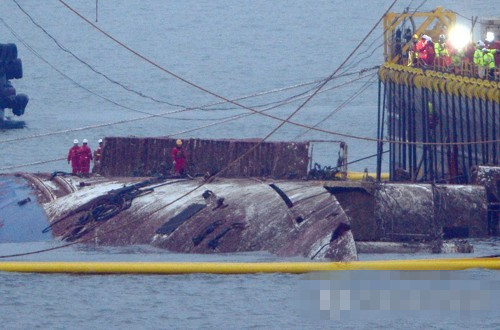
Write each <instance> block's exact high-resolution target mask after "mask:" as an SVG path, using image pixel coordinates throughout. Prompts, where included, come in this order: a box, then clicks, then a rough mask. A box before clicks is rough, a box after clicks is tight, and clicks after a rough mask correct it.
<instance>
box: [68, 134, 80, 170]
mask: <svg viewBox="0 0 500 330" xmlns="http://www.w3.org/2000/svg"><path fill="white" fill-rule="evenodd" d="M69 163H71V169H72V172H71V173H73V174H74V175H78V174H80V146H79V145H78V140H77V139H74V140H73V146H72V147H71V149H69V152H68V164H69Z"/></svg>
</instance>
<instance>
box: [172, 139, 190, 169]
mask: <svg viewBox="0 0 500 330" xmlns="http://www.w3.org/2000/svg"><path fill="white" fill-rule="evenodd" d="M186 158H187V156H186V152H185V151H184V148H182V140H177V141H175V147H173V148H172V160H173V165H174V173H175V174H180V175H182V176H183V175H185V174H186Z"/></svg>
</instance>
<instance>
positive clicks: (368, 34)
mask: <svg viewBox="0 0 500 330" xmlns="http://www.w3.org/2000/svg"><path fill="white" fill-rule="evenodd" d="M59 1H62V0H59ZM396 2H398V0H394V1H393V2H392V4H391V5H390V6H389V8H388V9H387V10H386V12H385V13H384V15H382V17H381V18H380V19H379V20H378V21H377V23H375V25H374V26H373V27H372V28H371V30H370V31H369V32H368V33H367V35H366V36H365V37H364V38H363V39H362V40H361V41H360V42H359V43H358V45H357V46H356V47H355V48H354V49H353V50H352V51H351V53H350V54H349V55H348V56H347V58H346V59H345V60H344V61H343V62H342V63H341V64H340V65H339V67H338V68H337V69H336V70H335V71H334V72H333V73H332V74H331V75H330V76H329V77H328V78H327V79H326V80H325V81H324V82H323V83H322V84H321V85H320V86H319V87H318V88H317V89H316V90H315V91H314V93H312V94H311V95H310V96H309V97H308V98H307V99H306V100H305V101H304V102H303V103H302V104H301V105H299V106H298V107H297V109H295V111H293V112H292V113H291V114H290V115H289V116H288V117H287V119H286V120H284V121H282V122H281V123H279V125H278V126H276V127H275V128H274V129H273V130H272V131H271V132H269V133H268V134H267V135H266V136H265V137H264V138H263V139H261V140H260V141H259V142H258V143H256V144H254V145H253V146H252V147H251V148H249V149H248V150H247V151H246V152H244V153H243V154H241V155H240V156H239V157H237V158H236V159H234V160H232V161H231V162H229V164H227V165H226V166H225V167H224V168H223V169H222V170H220V171H219V172H217V173H215V174H213V175H211V176H210V178H209V179H208V180H207V181H206V182H202V183H201V184H199V185H198V186H197V187H195V188H193V189H192V190H190V191H188V192H187V193H185V194H183V195H182V196H180V197H178V198H176V199H174V200H173V201H171V202H169V203H167V204H166V205H164V206H162V207H160V208H158V209H156V210H154V211H153V212H151V213H150V214H149V216H151V215H153V214H155V213H157V212H158V211H160V210H162V209H164V208H166V207H168V206H170V205H172V204H174V203H175V202H177V201H179V200H181V199H182V198H184V197H186V196H188V195H190V194H191V193H193V192H195V191H196V190H198V189H199V188H201V187H203V186H204V185H205V184H206V183H207V182H209V181H211V180H213V179H215V178H217V177H219V176H221V175H222V174H223V173H224V172H226V171H227V170H228V169H229V168H231V167H232V166H233V165H234V164H236V163H238V162H239V161H240V160H241V159H243V158H244V157H246V156H247V155H249V154H250V153H252V152H253V151H254V150H255V149H257V148H258V147H259V146H260V145H261V144H262V143H264V142H265V141H266V140H267V139H268V138H270V137H271V136H272V135H273V134H274V133H276V132H277V131H278V130H279V129H280V128H281V127H283V126H284V125H285V123H287V122H289V120H290V119H291V118H292V117H293V116H295V115H296V114H297V113H298V112H299V111H300V110H301V109H302V108H303V107H304V106H305V105H306V104H307V103H309V101H310V100H312V99H313V98H314V97H315V96H316V95H317V94H318V93H319V92H320V91H321V89H322V88H323V87H325V85H326V84H327V83H328V82H329V81H330V80H331V79H332V78H333V77H334V76H335V74H337V73H338V72H339V71H340V69H342V67H343V66H344V65H345V64H346V63H347V62H348V61H349V60H350V59H351V57H352V56H353V55H354V53H355V52H356V51H357V50H358V49H359V47H361V45H362V44H363V43H364V42H365V41H366V39H367V38H368V37H369V36H370V34H371V33H372V32H373V31H374V30H375V28H376V27H377V26H378V25H379V24H380V22H381V21H382V20H383V18H384V16H385V15H386V14H387V13H388V12H389V10H391V8H392V7H393V6H394V5H395V4H396Z"/></svg>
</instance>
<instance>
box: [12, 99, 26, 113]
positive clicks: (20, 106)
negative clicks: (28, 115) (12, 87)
mask: <svg viewBox="0 0 500 330" xmlns="http://www.w3.org/2000/svg"><path fill="white" fill-rule="evenodd" d="M28 101H29V97H28V95H26V94H17V95H16V98H15V100H14V104H13V107H12V112H13V113H14V114H15V115H16V116H22V115H23V114H24V109H26V106H27V105H28Z"/></svg>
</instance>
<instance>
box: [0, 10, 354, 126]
mask: <svg viewBox="0 0 500 330" xmlns="http://www.w3.org/2000/svg"><path fill="white" fill-rule="evenodd" d="M13 2H14V3H15V4H16V5H17V6H18V7H19V9H20V10H21V11H22V12H23V13H24V14H25V15H26V16H27V17H28V18H29V19H30V20H31V22H32V23H33V24H34V25H35V26H37V27H38V28H39V29H40V30H42V31H43V32H44V33H45V34H46V35H47V36H48V37H49V38H50V39H52V40H53V42H54V43H55V44H56V45H57V46H58V47H59V48H60V49H61V50H63V51H64V52H66V53H69V54H70V55H72V56H73V57H74V58H75V59H77V60H78V61H79V62H81V63H83V64H84V65H85V66H87V67H88V68H89V69H91V70H92V71H93V72H95V73H97V74H99V75H101V76H103V77H104V78H105V79H106V80H108V81H110V82H112V83H114V84H117V85H119V86H121V87H122V88H124V89H125V90H127V91H129V92H133V93H135V94H137V95H139V96H141V97H145V98H149V99H151V100H153V101H155V102H157V103H165V104H168V105H171V106H175V107H182V108H184V109H189V110H204V109H202V108H201V107H200V108H195V107H186V106H182V105H179V104H172V103H170V102H167V101H162V100H158V99H155V98H154V97H151V96H148V95H145V94H144V93H142V92H139V91H136V90H133V89H131V88H129V87H127V86H125V85H123V84H122V83H120V82H119V81H116V80H114V79H112V78H110V77H109V76H107V75H106V74H104V73H102V72H100V71H99V70H97V69H95V68H94V67H93V66H92V65H90V64H89V63H87V62H86V61H84V60H83V59H81V58H80V57H78V56H77V55H76V54H74V53H73V52H72V51H70V50H69V49H67V48H66V47H64V46H63V45H62V44H61V43H60V42H59V41H58V40H57V39H56V38H55V37H53V36H52V35H51V34H50V33H49V32H48V31H47V30H46V29H44V28H43V27H42V26H41V25H40V24H39V23H37V22H36V21H35V20H34V19H33V17H32V16H31V15H30V14H29V13H28V12H27V11H26V10H25V9H24V8H22V7H21V6H20V5H19V3H18V2H17V1H16V0H13ZM4 24H5V25H6V23H5V22H4ZM9 30H11V32H12V33H13V29H11V28H10V27H9ZM13 34H14V33H13ZM16 37H17V36H16ZM17 38H18V39H19V37H17ZM21 42H22V41H21ZM23 44H25V43H24V42H23ZM25 46H27V45H26V44H25ZM27 48H30V47H28V46H27ZM37 56H39V55H37ZM43 61H44V62H46V63H47V64H49V65H50V66H51V67H52V68H54V69H55V70H56V71H57V72H59V73H60V74H62V75H63V76H65V77H67V78H69V77H68V76H67V75H65V74H64V73H61V71H59V70H58V69H56V68H55V67H54V66H53V65H51V64H50V63H48V62H47V61H46V60H43ZM353 74H355V73H353ZM347 75H350V74H345V75H342V76H347ZM339 77H340V76H339ZM69 79H70V80H71V81H72V82H73V83H75V84H76V85H77V86H79V87H82V88H83V89H85V90H87V91H88V92H90V93H92V94H94V95H96V96H98V97H100V98H102V99H105V100H106V101H108V102H111V103H113V104H115V105H117V106H119V107H123V108H125V109H128V110H131V111H135V112H140V113H145V114H151V113H148V112H145V111H141V110H137V109H132V108H130V107H126V106H123V105H121V104H118V103H117V102H115V101H112V100H110V99H108V98H105V97H103V96H101V95H98V94H97V93H95V92H92V91H90V90H89V89H88V88H86V87H84V86H82V85H80V84H79V83H77V82H75V81H74V80H73V79H71V78H69ZM321 81H322V80H317V81H312V82H308V83H304V84H300V85H296V86H293V87H301V86H305V85H309V84H315V83H319V82H321ZM291 87H292V86H291ZM286 89H288V88H285V89H280V90H279V91H281V90H286ZM265 94H268V92H264V93H259V94H258V95H255V96H259V95H265ZM277 102H279V101H277ZM222 103H227V102H225V101H224V102H221V103H216V104H222ZM216 104H212V105H216ZM212 105H211V106H212ZM267 105H268V104H265V105H262V106H267ZM203 107H208V105H206V106H203ZM254 107H259V106H254ZM209 110H211V111H214V110H227V109H209ZM169 119H170V118H169ZM174 119H176V120H184V119H181V118H174ZM186 120H190V119H186ZM193 120H206V119H193ZM209 120H217V119H209Z"/></svg>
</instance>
